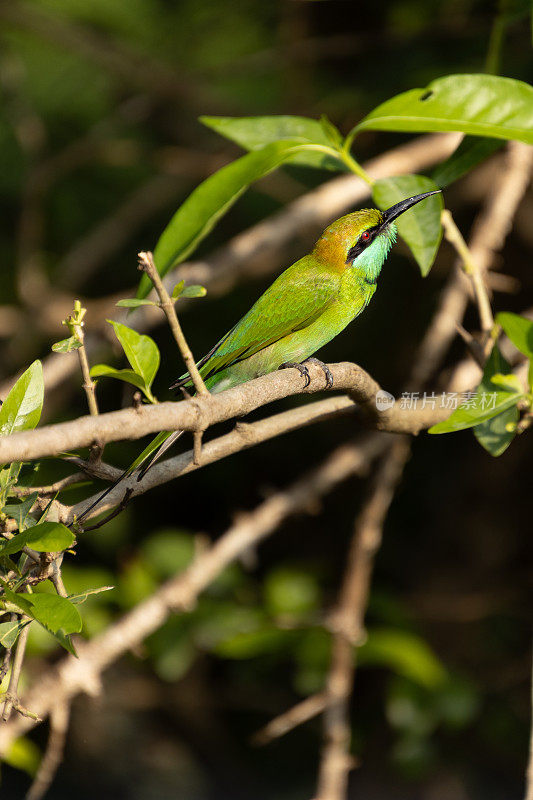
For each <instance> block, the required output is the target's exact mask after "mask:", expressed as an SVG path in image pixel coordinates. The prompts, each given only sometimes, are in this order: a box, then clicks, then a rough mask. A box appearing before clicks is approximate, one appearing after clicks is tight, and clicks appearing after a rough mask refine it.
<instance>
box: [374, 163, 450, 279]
mask: <svg viewBox="0 0 533 800" xmlns="http://www.w3.org/2000/svg"><path fill="white" fill-rule="evenodd" d="M435 189H438V186H437V185H436V184H435V183H433V181H432V180H431V179H430V178H426V177H425V176H423V175H398V176H397V177H394V178H383V179H382V180H379V181H376V182H375V183H374V185H373V187H372V196H373V198H374V201H375V202H376V203H377V205H378V206H379V207H380V208H381V209H386V208H389V207H390V206H392V205H394V204H395V203H399V202H400V200H405V198H407V197H413V196H414V195H416V194H422V193H423V192H431V191H433V190H435ZM442 208H443V202H442V196H441V195H440V194H436V195H433V196H432V197H428V198H427V199H426V200H423V201H422V202H421V203H418V204H417V205H415V206H413V208H410V209H409V211H406V212H405V213H404V214H402V215H401V216H400V217H398V219H397V220H396V225H397V226H398V232H399V234H400V236H401V237H402V239H404V241H405V242H406V243H407V245H408V246H409V248H410V250H411V252H412V253H413V255H414V257H415V259H416V261H417V263H418V266H419V267H420V271H421V273H422V275H427V274H428V272H429V270H430V269H431V266H432V264H433V261H434V260H435V256H436V254H437V250H438V249H439V244H440V240H441V238H442V226H441V223H440V216H441V211H442Z"/></svg>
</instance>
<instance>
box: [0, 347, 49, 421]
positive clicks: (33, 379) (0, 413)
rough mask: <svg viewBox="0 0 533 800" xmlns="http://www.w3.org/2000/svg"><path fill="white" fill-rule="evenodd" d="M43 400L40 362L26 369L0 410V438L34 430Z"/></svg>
mask: <svg viewBox="0 0 533 800" xmlns="http://www.w3.org/2000/svg"><path fill="white" fill-rule="evenodd" d="M43 399H44V383H43V368H42V365H41V362H40V361H34V362H33V364H31V366H29V367H28V369H27V370H26V372H24V373H23V374H22V375H21V376H20V378H19V379H18V381H17V382H16V384H15V385H14V386H13V388H12V389H11V391H10V392H9V394H8V396H7V397H6V399H5V400H4V402H3V403H2V407H1V408H0V436H7V435H8V434H11V433H15V431H25V430H30V429H31V428H35V426H36V425H37V423H38V422H39V419H40V417H41V409H42V407H43Z"/></svg>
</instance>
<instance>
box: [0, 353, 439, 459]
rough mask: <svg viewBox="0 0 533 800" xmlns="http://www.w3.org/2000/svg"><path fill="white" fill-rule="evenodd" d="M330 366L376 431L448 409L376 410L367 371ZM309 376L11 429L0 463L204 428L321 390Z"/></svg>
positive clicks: (288, 374)
mask: <svg viewBox="0 0 533 800" xmlns="http://www.w3.org/2000/svg"><path fill="white" fill-rule="evenodd" d="M329 368H330V370H331V373H332V375H333V381H334V387H335V388H336V389H340V390H343V391H347V392H348V393H349V394H350V396H351V397H352V399H353V401H354V402H356V403H357V404H358V405H359V406H360V407H361V410H362V411H363V412H364V413H365V414H366V415H367V416H368V417H369V419H370V422H371V424H372V425H374V426H375V427H376V428H377V429H378V430H383V431H390V432H394V433H413V434H416V433H419V432H420V431H421V430H423V429H425V428H428V427H430V426H431V425H433V424H435V423H436V422H439V421H441V420H442V419H446V417H447V416H448V415H449V409H442V408H435V409H432V408H430V407H428V408H411V407H408V408H404V407H403V406H402V404H401V403H395V404H394V405H393V407H392V408H390V409H387V410H385V411H379V410H378V409H377V408H376V403H375V399H376V394H377V392H378V391H380V386H379V384H378V383H376V381H375V380H374V379H373V378H372V377H371V376H370V375H369V374H368V373H367V372H365V371H364V370H363V369H361V368H360V367H358V366H356V365H355V364H351V363H349V362H343V363H340V364H330V365H329ZM310 375H311V383H310V384H309V386H308V387H307V388H306V389H304V388H303V386H302V378H301V376H300V375H299V373H298V372H297V371H296V370H292V369H286V370H281V371H278V372H273V373H270V374H269V375H264V376H263V377H261V378H256V379H255V380H253V381H249V382H248V383H244V384H242V385H241V386H237V387H235V388H233V389H228V390H227V391H226V392H221V393H220V394H213V395H208V396H202V397H194V398H192V399H191V400H184V401H182V402H179V403H170V402H166V403H158V404H157V405H150V406H141V407H140V408H138V409H137V408H126V409H122V410H121V411H111V412H109V413H107V414H99V415H98V416H97V417H91V416H86V417H80V418H79V419H77V420H73V421H72V422H62V423H59V424H57V425H47V426H45V427H43V428H38V429H36V430H34V431H24V432H20V433H14V434H12V435H11V436H5V437H2V438H1V439H0V462H1V463H8V462H11V461H28V460H31V459H34V458H41V457H43V456H51V455H57V454H58V453H62V452H65V451H68V450H73V449H77V448H79V447H89V446H90V445H91V444H92V443H93V442H94V441H98V442H100V443H102V444H105V443H107V442H114V441H119V440H124V439H140V438H141V437H142V436H145V435H146V434H149V433H156V432H159V431H165V430H168V431H173V430H188V431H192V430H197V429H198V428H199V427H200V428H203V429H206V428H208V427H210V426H211V425H215V424H216V423H218V422H222V421H224V420H228V419H234V418H235V417H241V416H244V415H245V414H248V413H250V412H251V411H254V410H255V409H257V408H261V407H262V406H264V405H267V404H268V403H271V402H273V401H275V400H281V399H282V398H284V397H290V396H292V395H296V394H302V393H305V394H310V393H313V392H317V391H319V390H322V389H324V373H323V371H322V370H321V369H320V368H318V367H316V366H314V365H312V366H311V367H310Z"/></svg>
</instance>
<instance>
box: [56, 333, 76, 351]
mask: <svg viewBox="0 0 533 800" xmlns="http://www.w3.org/2000/svg"><path fill="white" fill-rule="evenodd" d="M81 346H82V343H81V342H80V340H79V339H78V338H77V336H69V338H68V339H61V341H60V342H56V343H55V344H53V345H52V350H53V351H54V353H71V352H72V351H73V350H79V348H80V347H81Z"/></svg>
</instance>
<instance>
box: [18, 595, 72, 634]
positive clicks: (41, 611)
mask: <svg viewBox="0 0 533 800" xmlns="http://www.w3.org/2000/svg"><path fill="white" fill-rule="evenodd" d="M17 597H19V595H17ZM24 599H25V600H27V601H28V602H29V604H30V611H29V613H30V614H31V616H32V617H33V618H34V619H35V620H37V622H38V623H39V624H40V625H42V626H43V628H46V630H47V631H50V633H53V634H56V633H57V632H58V631H62V632H63V634H69V633H78V632H79V631H81V627H82V621H81V616H80V612H79V611H78V609H77V608H76V606H75V605H74V604H73V603H71V602H70V600H67V598H66V597H60V596H59V595H58V594H48V593H45V592H42V593H36V594H31V595H30V594H29V595H25V598H24Z"/></svg>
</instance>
